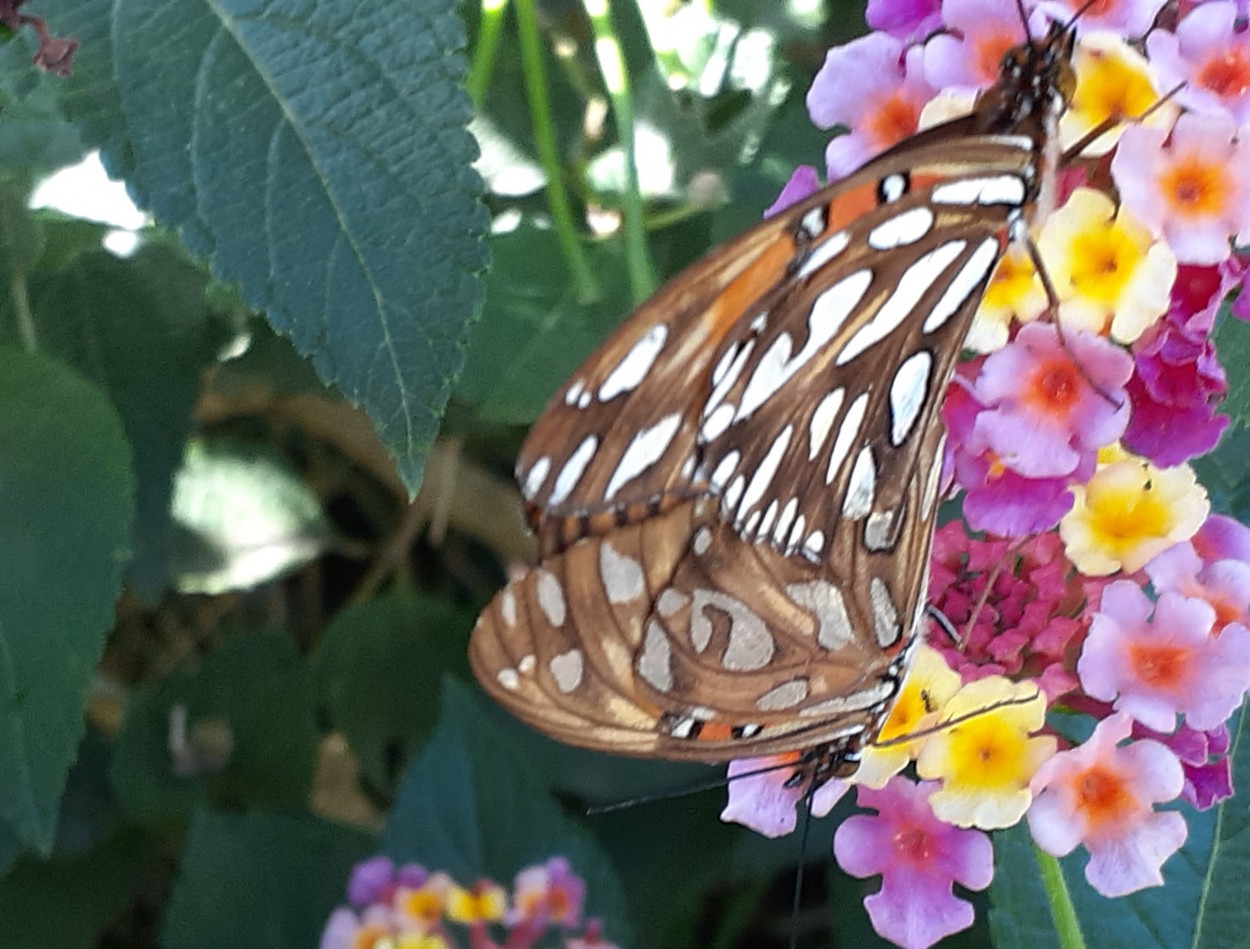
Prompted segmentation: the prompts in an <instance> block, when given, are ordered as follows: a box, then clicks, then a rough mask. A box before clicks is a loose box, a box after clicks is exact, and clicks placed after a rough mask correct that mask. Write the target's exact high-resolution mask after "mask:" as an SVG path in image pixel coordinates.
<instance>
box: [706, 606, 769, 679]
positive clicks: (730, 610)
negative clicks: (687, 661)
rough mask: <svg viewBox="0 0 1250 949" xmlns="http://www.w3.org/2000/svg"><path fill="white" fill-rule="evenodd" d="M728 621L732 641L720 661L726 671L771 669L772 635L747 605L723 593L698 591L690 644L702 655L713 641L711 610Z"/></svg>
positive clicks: (730, 640)
mask: <svg viewBox="0 0 1250 949" xmlns="http://www.w3.org/2000/svg"><path fill="white" fill-rule="evenodd" d="M709 609H712V610H715V611H717V612H718V613H724V614H726V615H728V617H729V641H728V644H727V645H726V647H725V653H724V655H723V656H722V657H721V661H722V662H724V664H725V668H726V669H731V670H733V671H734V672H749V671H751V670H754V669H760V668H763V667H764V666H766V665H768V663H769V661H770V660H771V659H772V657H773V653H774V651H775V650H776V645H775V643H774V642H773V637H772V633H770V632H769V631H768V626H767V625H765V623H764V621H763V620H762V619H761V618H760V617H759V616H757V615H756V614H755V613H754V612H753V611H752V610H750V609H749V608H748V607H747V605H746V604H745V603H743V602H742V601H741V600H739V599H737V598H736V597H732V596H730V595H729V594H728V593H722V592H721V591H720V590H702V589H700V590H695V591H694V593H693V602H692V603H691V606H690V644H691V645H692V646H693V647H694V650H695V652H698V653H702V652H703V651H704V650H705V649H707V646H708V643H710V642H711V641H712V633H713V631H714V625H713V622H712V619H711V617H709V616H708V610H709Z"/></svg>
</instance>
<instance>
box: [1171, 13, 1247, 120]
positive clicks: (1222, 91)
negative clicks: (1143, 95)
mask: <svg viewBox="0 0 1250 949" xmlns="http://www.w3.org/2000/svg"><path fill="white" fill-rule="evenodd" d="M1236 23H1237V5H1236V4H1234V3H1227V2H1223V0H1216V2H1212V3H1203V4H1201V5H1199V6H1197V7H1195V8H1194V9H1192V10H1191V11H1190V12H1189V13H1188V14H1186V16H1185V18H1184V19H1183V20H1181V21H1180V23H1178V24H1177V25H1176V32H1175V33H1169V32H1167V31H1166V30H1155V31H1154V32H1153V33H1151V34H1150V36H1148V37H1147V38H1146V52H1147V55H1148V56H1149V57H1150V63H1151V65H1152V66H1153V67H1154V70H1155V74H1156V75H1157V76H1158V78H1159V84H1160V88H1162V89H1173V88H1175V87H1176V86H1180V87H1181V89H1180V91H1179V92H1177V94H1176V101H1177V102H1178V103H1179V104H1180V105H1183V106H1185V107H1186V108H1187V109H1190V110H1192V111H1194V112H1200V113H1208V114H1212V113H1214V114H1224V115H1228V116H1231V117H1232V119H1233V121H1234V122H1236V123H1237V124H1238V125H1243V124H1245V123H1246V122H1248V121H1250V33H1247V32H1246V31H1245V30H1239V29H1237V27H1236Z"/></svg>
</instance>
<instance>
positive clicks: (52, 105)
mask: <svg viewBox="0 0 1250 949" xmlns="http://www.w3.org/2000/svg"><path fill="white" fill-rule="evenodd" d="M58 82H60V79H59V78H58V77H55V76H49V75H48V74H47V73H44V72H42V71H41V70H39V69H38V68H37V67H36V66H35V64H34V63H33V62H31V50H30V47H29V46H27V45H26V44H25V43H22V42H9V43H5V44H4V46H3V47H0V112H2V113H3V115H4V121H3V122H0V168H2V169H4V171H5V172H6V173H8V174H11V175H17V176H18V177H21V178H22V179H24V180H25V181H26V183H28V184H29V183H33V182H34V181H35V180H36V179H38V178H40V177H42V176H43V175H44V174H47V173H49V172H52V171H55V170H56V169H58V168H61V167H63V166H65V165H70V164H73V163H75V162H77V161H79V160H80V159H81V158H82V156H83V152H84V151H85V149H84V147H83V145H82V142H81V141H80V139H79V137H78V132H77V131H76V130H75V128H74V127H73V126H72V125H70V124H69V123H68V122H67V121H65V118H64V117H63V116H62V114H61V110H60V105H59V103H58V102H57V100H56V91H57V83H58Z"/></svg>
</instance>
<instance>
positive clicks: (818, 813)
mask: <svg viewBox="0 0 1250 949" xmlns="http://www.w3.org/2000/svg"><path fill="white" fill-rule="evenodd" d="M797 758H798V756H797V755H793V754H791V755H775V756H772V757H768V758H740V759H739V760H737V761H731V762H730V763H729V800H728V802H726V804H725V809H724V810H723V811H721V814H720V819H721V820H723V821H734V822H736V823H739V824H741V825H742V826H744V827H750V828H751V829H752V830H753V831H755V832H756V833H757V834H763V835H764V836H765V837H784V836H785V835H786V834H788V833H790V832H791V831H793V830H794V828H795V826H796V824H797V818H796V814H797V812H798V805H799V802H800V801H802V800H803V798H804V797H805V796H806V795H807V785H806V783H805V782H802V781H800V782H798V784H797V786H795V787H786V782H788V781H789V780H790V778H791V777H792V776H793V774H794V769H793V768H791V767H778V765H784V764H793V763H794V762H795V761H796V760H797ZM761 769H770V770H764V771H761ZM756 771H760V772H761V773H759V774H749V775H748V776H746V777H739V775H742V774H744V773H747V772H756ZM849 789H850V785H849V784H847V783H846V782H845V781H838V780H833V781H827V782H825V783H824V784H823V785H821V787H820V788H819V789H818V790H817V791H816V794H815V795H814V796H813V797H812V815H813V816H815V817H824V816H825V815H826V814H828V813H829V812H830V811H831V810H833V805H835V804H837V803H838V801H839V800H841V798H842V795H844V794H845V793H846V792H847V791H848V790H849Z"/></svg>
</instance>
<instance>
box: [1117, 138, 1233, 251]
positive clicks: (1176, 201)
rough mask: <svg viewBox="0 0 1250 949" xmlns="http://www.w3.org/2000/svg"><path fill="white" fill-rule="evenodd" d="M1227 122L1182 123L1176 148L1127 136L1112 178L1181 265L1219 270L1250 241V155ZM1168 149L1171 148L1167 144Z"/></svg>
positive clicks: (1173, 142)
mask: <svg viewBox="0 0 1250 949" xmlns="http://www.w3.org/2000/svg"><path fill="white" fill-rule="evenodd" d="M1238 134H1239V133H1238V129H1237V126H1236V125H1234V124H1233V120H1232V119H1230V118H1228V117H1227V116H1223V115H1193V114H1186V115H1182V116H1181V117H1180V118H1179V119H1177V120H1176V127H1175V128H1174V129H1173V130H1172V135H1171V137H1170V140H1169V138H1168V136H1167V134H1166V133H1165V132H1164V131H1163V130H1161V129H1154V128H1147V127H1146V126H1142V125H1133V126H1129V127H1128V128H1127V129H1125V130H1124V135H1123V137H1122V138H1121V146H1120V148H1118V149H1116V153H1115V157H1114V158H1112V159H1111V174H1112V177H1113V178H1114V179H1115V183H1116V185H1117V186H1118V187H1119V189H1120V195H1121V198H1122V199H1123V202H1124V206H1125V207H1126V208H1128V209H1129V210H1131V211H1132V212H1133V214H1134V215H1135V216H1136V217H1137V218H1138V220H1140V221H1142V222H1143V223H1144V224H1145V225H1146V227H1148V228H1149V229H1150V230H1151V232H1152V233H1153V234H1154V235H1155V236H1156V237H1166V239H1167V243H1168V246H1170V247H1171V248H1172V250H1173V252H1174V253H1175V254H1176V258H1177V260H1178V261H1180V262H1182V263H1190V264H1217V263H1219V262H1220V261H1222V260H1223V259H1224V258H1225V257H1227V256H1228V255H1229V253H1230V251H1231V248H1230V247H1229V238H1230V237H1232V236H1234V235H1235V237H1236V241H1237V243H1238V244H1245V243H1246V242H1247V241H1250V179H1248V172H1247V167H1248V166H1250V153H1247V151H1246V148H1245V146H1244V144H1243V143H1242V142H1241V141H1240V140H1239V139H1238ZM1165 141H1166V142H1167V145H1166V146H1165V145H1164V142H1165Z"/></svg>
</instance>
